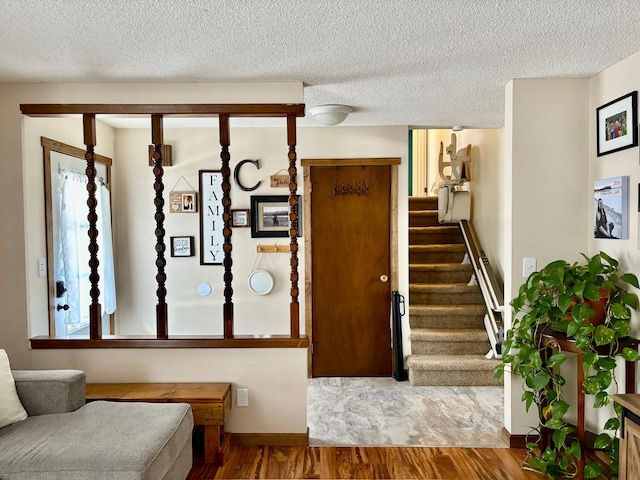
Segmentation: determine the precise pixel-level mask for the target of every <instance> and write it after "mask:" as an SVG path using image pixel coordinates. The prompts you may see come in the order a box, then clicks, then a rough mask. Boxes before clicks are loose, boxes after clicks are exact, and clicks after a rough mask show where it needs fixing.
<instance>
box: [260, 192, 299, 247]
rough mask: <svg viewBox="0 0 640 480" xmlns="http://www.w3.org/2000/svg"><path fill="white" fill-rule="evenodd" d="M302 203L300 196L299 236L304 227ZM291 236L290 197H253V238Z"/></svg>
mask: <svg viewBox="0 0 640 480" xmlns="http://www.w3.org/2000/svg"><path fill="white" fill-rule="evenodd" d="M301 212H302V203H301V197H300V195H298V236H300V235H301V234H300V232H301V227H302V217H301V215H300V214H301ZM288 236H289V196H288V195H252V196H251V237H252V238H263V237H288Z"/></svg>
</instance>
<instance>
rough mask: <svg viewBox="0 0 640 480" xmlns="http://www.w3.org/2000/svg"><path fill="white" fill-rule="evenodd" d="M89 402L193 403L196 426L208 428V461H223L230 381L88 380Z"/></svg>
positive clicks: (205, 435) (229, 405) (206, 451)
mask: <svg viewBox="0 0 640 480" xmlns="http://www.w3.org/2000/svg"><path fill="white" fill-rule="evenodd" d="M86 398H87V401H93V400H110V401H115V402H153V403H161V402H174V403H188V404H189V405H191V410H192V412H193V420H194V424H195V425H196V426H202V427H204V461H205V463H219V464H222V462H223V460H224V459H223V455H222V452H221V450H220V439H221V438H222V436H223V435H224V421H225V419H226V418H227V415H228V414H229V412H230V411H231V384H230V383H87V395H86Z"/></svg>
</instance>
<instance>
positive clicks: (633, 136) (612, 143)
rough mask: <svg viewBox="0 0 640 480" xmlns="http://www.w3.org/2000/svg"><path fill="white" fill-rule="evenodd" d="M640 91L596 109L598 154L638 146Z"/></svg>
mask: <svg viewBox="0 0 640 480" xmlns="http://www.w3.org/2000/svg"><path fill="white" fill-rule="evenodd" d="M637 110H638V92H631V93H628V94H627V95H623V96H622V97H620V98H616V99H615V100H613V101H611V102H609V103H607V104H605V105H602V106H601V107H598V108H597V109H596V140H597V153H598V156H599V157H600V156H602V155H607V154H609V153H613V152H619V151H620V150H624V149H626V148H631V147H637V146H638V129H637V128H636V124H637V122H638V119H637V118H636V115H637V114H636V112H637Z"/></svg>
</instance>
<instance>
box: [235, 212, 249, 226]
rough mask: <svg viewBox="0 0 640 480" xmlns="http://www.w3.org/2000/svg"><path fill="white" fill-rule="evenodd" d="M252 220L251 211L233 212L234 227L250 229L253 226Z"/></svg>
mask: <svg viewBox="0 0 640 480" xmlns="http://www.w3.org/2000/svg"><path fill="white" fill-rule="evenodd" d="M250 219H251V216H250V214H249V209H245V210H231V226H232V227H248V226H249V225H250V224H251V222H250Z"/></svg>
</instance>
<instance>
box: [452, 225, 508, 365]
mask: <svg viewBox="0 0 640 480" xmlns="http://www.w3.org/2000/svg"><path fill="white" fill-rule="evenodd" d="M459 225H460V231H461V232H462V236H463V238H464V243H465V246H466V247H467V256H468V258H469V260H470V262H471V265H472V266H473V273H474V275H475V278H476V280H477V282H478V285H479V286H480V291H481V292H482V297H483V299H484V303H485V305H486V307H487V314H486V315H485V316H484V326H485V328H486V330H487V334H488V335H489V341H490V342H491V351H490V352H489V353H488V354H487V358H491V357H493V356H495V357H496V358H501V357H502V341H503V338H504V323H503V321H502V312H504V294H503V293H502V288H501V286H500V284H499V283H498V280H497V278H496V276H495V274H494V273H493V270H492V268H491V264H490V263H489V259H488V258H487V256H486V255H485V253H484V251H483V250H482V247H481V246H480V242H479V241H478V236H477V235H476V232H475V230H474V229H473V226H472V225H471V223H469V221H468V220H460V222H459Z"/></svg>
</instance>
